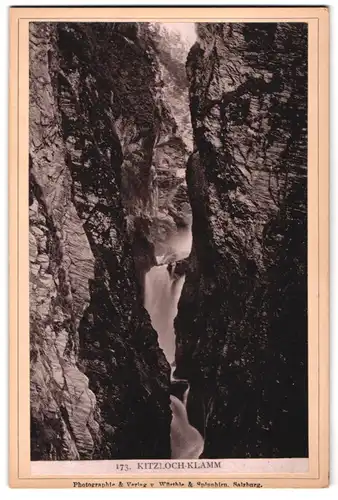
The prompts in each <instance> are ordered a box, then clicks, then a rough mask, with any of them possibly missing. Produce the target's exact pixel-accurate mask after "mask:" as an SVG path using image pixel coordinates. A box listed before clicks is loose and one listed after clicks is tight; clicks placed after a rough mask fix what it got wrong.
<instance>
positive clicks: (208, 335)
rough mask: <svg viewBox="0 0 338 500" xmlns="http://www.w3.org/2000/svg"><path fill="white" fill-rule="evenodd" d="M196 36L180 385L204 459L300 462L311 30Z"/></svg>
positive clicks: (190, 64) (303, 452) (203, 28)
mask: <svg viewBox="0 0 338 500" xmlns="http://www.w3.org/2000/svg"><path fill="white" fill-rule="evenodd" d="M197 33H198V40H197V42H196V44H195V45H194V46H193V47H192V49H191V51H190V53H189V56H188V61H187V74H188V79H189V84H190V109H191V115H192V126H193V133H194V143H195V150H194V153H193V154H192V155H191V157H190V159H189V162H188V169H187V184H188V191H189V197H190V202H191V206H192V214H193V227H192V231H193V250H192V254H191V257H190V260H189V270H188V271H187V274H186V281H185V285H184V287H183V292H182V296H181V299H180V302H179V308H178V316H177V318H176V320H175V327H176V343H177V347H176V365H177V376H178V377H179V378H185V379H187V380H188V381H189V383H190V387H191V389H190V393H191V402H192V403H191V408H192V410H191V411H190V415H191V419H192V422H195V425H196V426H197V428H199V430H200V432H202V433H203V434H204V437H205V447H204V454H203V456H204V457H223V458H224V457H232V458H245V457H304V456H307V453H308V448H307V236H306V234H307V233H306V231H307V214H306V203H307V181H306V167H307V132H306V130H307V97H306V96H307V26H306V25H304V24H299V23H297V24H289V23H280V24H275V23H269V24H267V23H266V24H257V23H250V24H236V23H232V24H229V23H224V24H217V23H210V24H207V23H199V24H198V29H197ZM196 409H197V410H196ZM188 413H189V411H188ZM199 414H201V415H203V418H201V417H199V416H198V415H199ZM193 425H194V424H193Z"/></svg>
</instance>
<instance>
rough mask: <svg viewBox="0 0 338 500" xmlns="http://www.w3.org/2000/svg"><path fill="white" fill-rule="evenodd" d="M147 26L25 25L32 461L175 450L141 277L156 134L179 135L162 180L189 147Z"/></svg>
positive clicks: (162, 138) (150, 252)
mask: <svg viewBox="0 0 338 500" xmlns="http://www.w3.org/2000/svg"><path fill="white" fill-rule="evenodd" d="M150 31H151V30H149V26H148V24H147V23H142V26H141V25H139V24H137V23H98V24H96V23H59V24H58V23H44V22H41V23H30V318H31V324H30V341H31V342H30V343H31V358H30V359H31V457H32V459H33V460H60V459H61V460H62V459H68V460H75V459H95V458H96V459H108V458H143V457H144V458H165V457H167V458H168V457H170V422H171V411H170V399H169V376H170V369H169V365H168V363H167V361H166V359H165V357H164V355H163V352H162V351H161V349H160V348H159V346H158V341H157V334H156V332H155V331H154V329H153V328H152V326H151V323H150V319H149V315H148V313H147V312H146V310H145V309H144V307H143V296H142V286H141V283H140V280H139V277H140V276H139V274H140V273H141V271H142V272H144V271H145V270H146V269H147V268H149V266H150V265H152V259H153V258H154V238H153V239H152V236H151V234H152V232H153V233H154V234H156V231H153V230H152V224H153V222H154V220H155V217H156V215H157V214H158V210H159V207H158V204H157V203H156V200H155V198H154V196H153V193H154V191H155V192H156V190H154V189H153V188H154V182H155V183H156V169H157V166H158V165H159V163H160V162H161V161H162V162H164V160H165V157H167V156H168V154H167V153H165V152H164V153H163V154H162V155H160V154H159V149H160V148H161V142H162V143H163V142H166V143H167V144H168V142H169V144H176V146H175V148H176V149H175V151H176V157H175V164H174V163H173V162H170V161H169V160H168V161H167V164H166V168H164V169H163V168H162V175H163V172H164V173H165V171H167V177H168V178H169V179H171V177H173V176H174V174H173V172H172V169H173V168H174V169H176V168H177V167H178V165H177V162H178V160H179V162H180V165H181V166H185V159H186V157H187V154H188V152H187V149H186V146H185V144H184V143H183V142H182V141H181V140H180V138H179V137H178V135H177V134H176V129H177V124H176V122H175V119H174V117H173V114H172V112H171V109H170V106H169V105H168V103H167V104H166V103H165V101H164V99H163V90H162V87H163V81H162V80H161V77H160V76H159V75H160V74H161V72H160V71H159V64H160V63H159V60H158V54H156V52H155V48H156V44H151V43H150V42H151V32H150ZM164 177H165V175H164ZM174 177H175V176H174ZM164 180H165V179H164ZM180 184H182V182H179V183H178V184H177V185H175V186H174V188H175V189H176V188H177V187H178V186H179V185H180ZM172 187H173V184H172V183H171V184H170V182H169V184H168V186H167V187H166V189H164V188H163V189H162V191H161V192H160V194H161V196H162V199H163V200H167V201H163V203H162V206H165V207H166V209H165V210H164V216H165V215H166V214H168V210H167V209H168V204H169V205H170V203H171V205H172V207H175V204H174V203H173V202H172V201H170V200H173V198H174V196H175V192H173V190H172ZM160 189H161V186H160ZM183 191H184V189H183ZM183 197H184V194H183ZM168 200H169V201H168ZM160 208H161V207H160ZM164 218H165V217H164ZM172 223H173V219H170V221H169V225H170V224H172Z"/></svg>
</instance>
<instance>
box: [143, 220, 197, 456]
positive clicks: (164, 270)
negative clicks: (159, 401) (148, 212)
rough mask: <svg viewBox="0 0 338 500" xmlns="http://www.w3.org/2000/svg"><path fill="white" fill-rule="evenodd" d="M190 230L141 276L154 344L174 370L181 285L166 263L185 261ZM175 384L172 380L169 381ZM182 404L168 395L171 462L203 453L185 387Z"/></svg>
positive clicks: (172, 239)
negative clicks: (193, 423)
mask: <svg viewBox="0 0 338 500" xmlns="http://www.w3.org/2000/svg"><path fill="white" fill-rule="evenodd" d="M191 242H192V236H191V228H187V229H184V230H180V231H178V232H177V233H175V234H173V235H172V236H171V237H170V238H169V239H168V241H167V242H166V247H167V249H168V251H167V252H166V253H165V254H164V255H160V256H157V262H158V263H159V265H158V266H155V267H152V268H151V269H150V271H149V272H148V273H147V274H146V276H145V307H146V309H147V311H148V312H149V314H150V317H151V321H152V325H153V327H154V329H155V330H156V331H157V334H158V341H159V345H160V347H161V349H162V350H163V352H164V354H165V356H166V358H167V360H168V362H169V363H170V365H171V367H172V372H173V369H174V361H175V331H174V319H175V316H176V314H177V304H178V301H179V298H180V296H181V292H182V288H183V285H184V280H185V277H184V276H177V275H175V273H174V272H172V270H171V271H169V269H168V264H169V262H172V261H173V260H174V261H178V260H181V259H184V258H186V257H188V255H189V254H190V251H191ZM172 381H173V382H175V381H174V380H172ZM186 386H187V388H186V390H185V392H184V394H183V397H182V401H181V399H179V398H178V397H176V396H174V395H171V397H170V398H171V410H172V414H173V418H172V422H171V452H172V454H171V458H198V457H199V456H200V455H201V453H202V451H203V445H204V443H203V438H202V436H201V434H200V433H199V432H198V431H197V429H195V427H193V426H192V425H191V424H190V423H189V419H188V414H187V399H188V396H189V386H188V385H187V384H186Z"/></svg>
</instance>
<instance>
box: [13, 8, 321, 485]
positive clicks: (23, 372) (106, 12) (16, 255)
mask: <svg viewBox="0 0 338 500" xmlns="http://www.w3.org/2000/svg"><path fill="white" fill-rule="evenodd" d="M9 11H10V16H9V17H10V59H9V70H10V74H9V188H8V189H9V191H8V193H9V297H10V306H9V307H10V309H9V320H10V329H9V330H10V331H9V334H10V338H9V351H10V352H9V354H10V373H9V383H10V391H9V394H10V401H9V403H10V415H9V424H10V429H9V434H10V436H9V467H10V469H9V470H10V474H9V482H10V486H12V487H24V488H27V487H32V488H69V487H73V486H74V481H79V482H80V481H82V482H88V481H89V482H90V483H93V484H94V483H103V482H105V481H108V480H112V481H115V483H113V485H112V487H114V486H117V487H118V486H119V482H121V481H122V482H123V483H124V484H123V486H124V487H128V486H127V481H128V480H131V481H133V482H135V480H141V481H142V483H146V485H147V486H148V487H159V486H160V481H161V482H163V481H172V480H179V481H180V483H182V486H185V487H191V486H193V487H199V485H198V481H199V480H200V479H201V480H202V479H203V480H206V481H210V480H212V481H220V480H222V481H223V480H224V481H226V482H227V483H228V485H229V486H230V487H231V486H235V485H234V484H233V483H234V482H238V481H239V482H243V483H246V482H247V483H248V484H252V483H256V484H257V483H259V485H261V486H262V487H288V488H290V487H310V488H314V487H325V486H328V483H329V9H328V7H46V8H45V7H12V8H10V9H9ZM63 20H64V21H67V22H70V21H74V22H76V21H83V22H90V21H94V20H95V21H96V22H98V21H105V22H107V21H121V22H123V21H125V22H128V21H136V22H137V21H138V22H140V21H163V22H167V21H170V22H305V23H307V24H308V28H309V31H308V63H309V74H308V83H309V90H308V323H309V326H308V346H309V354H308V360H309V363H308V380H309V381H308V387H309V471H308V472H307V473H283V474H282V473H280V474H274V473H262V474H258V473H257V474H256V473H250V474H243V473H238V474H235V473H231V474H230V473H229V474H227V473H225V474H224V475H222V476H220V475H217V477H215V475H213V474H212V472H208V473H201V474H200V476H199V477H198V479H197V477H196V476H193V477H192V476H191V475H190V476H189V474H188V473H187V474H185V475H183V474H182V475H180V476H179V477H178V476H177V475H176V476H175V474H174V473H170V474H165V475H164V476H163V477H158V474H156V475H154V474H151V473H147V474H137V475H135V474H133V475H130V476H129V475H128V477H127V476H126V475H125V474H123V476H122V475H119V474H110V475H109V476H107V475H96V476H92V475H89V474H88V475H81V476H77V477H74V476H69V475H68V476H52V475H48V476H43V477H41V476H35V475H34V476H32V475H31V471H30V419H29V326H28V325H29V272H28V271H29V259H28V253H29V252H28V241H29V238H28V230H29V221H28V206H29V204H28V152H29V139H28V137H29V132H28V131H29V126H28V125H29V104H28V103H29V52H28V42H29V32H28V28H29V22H33V21H54V22H55V21H63ZM249 487H250V486H249Z"/></svg>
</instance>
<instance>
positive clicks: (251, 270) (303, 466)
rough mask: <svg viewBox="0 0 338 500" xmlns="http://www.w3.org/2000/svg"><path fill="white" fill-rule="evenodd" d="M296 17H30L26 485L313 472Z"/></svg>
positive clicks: (304, 102) (304, 44) (302, 53)
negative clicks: (45, 480)
mask: <svg viewBox="0 0 338 500" xmlns="http://www.w3.org/2000/svg"><path fill="white" fill-rule="evenodd" d="M64 10H65V11H67V9H64ZM84 10H88V9H84ZM89 10H90V9H89ZM94 10H95V9H94ZM139 10H142V9H139ZM237 10H238V9H237ZM242 10H245V9H242ZM251 10H254V9H251ZM276 10H278V9H276ZM289 10H290V9H289ZM309 10H311V9H309ZM79 11H81V9H79ZM284 17H285V18H287V17H288V16H284ZM290 17H291V18H290V19H283V20H278V17H277V16H275V18H274V19H266V20H264V18H263V19H262V20H259V19H249V20H248V21H247V22H246V21H245V20H242V21H241V20H240V19H238V20H236V19H234V20H232V19H231V18H230V19H229V20H227V19H224V18H220V20H219V21H216V20H212V21H203V20H200V19H196V20H194V19H193V18H192V19H188V18H184V17H183V19H182V20H179V19H176V20H175V18H173V17H170V16H169V15H168V16H167V19H165V18H164V19H160V17H158V18H157V19H156V18H155V19H154V18H151V17H150V19H149V20H138V19H137V17H136V18H135V20H133V19H129V20H125V21H123V20H122V21H121V20H116V21H114V18H113V16H112V19H109V18H108V17H107V19H106V20H105V19H97V20H96V19H90V18H88V19H86V18H85V17H84V19H81V16H78V19H76V18H74V19H68V20H67V19H63V18H62V16H60V19H48V16H46V19H41V20H40V19H34V16H33V18H32V19H28V21H27V23H26V25H25V26H26V28H25V29H26V32H25V33H26V34H25V35H23V36H22V38H21V42H20V37H19V43H22V40H23V39H24V38H23V37H24V36H25V37H26V38H25V41H26V42H27V50H28V52H27V57H28V59H27V67H26V70H25V69H23V70H22V72H23V73H24V71H26V73H25V74H26V75H27V76H26V78H27V98H28V100H29V103H28V101H27V119H26V121H25V122H24V121H23V122H22V125H23V123H26V124H27V140H28V144H29V151H28V150H27V163H28V165H27V169H28V172H27V174H26V178H25V179H26V180H25V181H21V182H26V184H27V183H28V184H29V185H28V184H27V197H26V198H27V205H28V207H25V208H24V209H25V210H27V212H28V210H29V217H28V220H29V227H28V229H29V248H28V247H27V250H28V249H29V268H28V270H27V276H28V271H29V283H27V285H28V284H29V294H28V295H27V298H28V301H27V318H28V317H29V328H28V327H27V335H28V337H27V344H25V345H26V346H27V347H28V341H29V352H27V353H26V354H25V355H27V356H29V359H28V358H27V362H29V368H28V364H27V372H26V373H28V370H29V381H27V382H29V389H28V385H27V386H26V387H27V396H28V398H29V422H28V421H27V424H23V426H22V427H21V428H22V429H25V432H27V431H28V432H29V434H28V435H27V434H26V441H27V444H25V445H22V446H23V447H24V449H25V450H26V451H25V460H26V461H27V460H28V462H27V463H29V470H30V474H32V475H33V477H34V476H35V477H36V478H38V477H45V476H48V475H52V476H53V477H62V476H64V475H71V476H72V477H73V479H74V478H75V479H74V481H75V482H76V481H78V485H76V484H73V486H74V487H76V486H79V487H81V486H84V484H82V483H81V481H85V476H83V475H86V474H91V475H90V476H88V477H91V478H95V477H96V476H97V475H100V474H110V475H112V474H113V475H116V474H117V475H118V474H120V475H121V477H128V473H130V474H133V475H134V476H133V477H136V476H137V477H139V476H140V477H141V476H142V474H149V473H150V474H155V476H157V477H159V478H160V477H161V474H162V477H166V476H165V474H169V473H170V474H171V476H172V477H173V475H174V476H175V477H176V476H177V477H182V478H183V479H182V480H184V474H186V475H187V474H188V476H187V477H189V474H190V476H193V477H195V478H198V477H199V476H201V475H202V474H205V473H206V472H208V473H209V474H210V475H211V477H213V478H215V477H216V482H217V481H218V480H222V475H224V474H229V473H235V474H236V473H238V474H245V473H246V472H249V473H254V474H260V473H261V474H263V473H277V474H289V475H290V474H298V475H299V476H298V477H304V478H305V477H306V474H315V468H316V467H317V466H314V465H313V464H314V462H313V460H314V459H313V458H311V457H313V455H314V453H315V448H314V445H313V443H314V441H313V439H315V440H316V438H315V436H316V435H317V436H318V434H317V433H318V432H319V424H318V423H317V424H316V421H317V422H319V417H318V418H317V417H316V416H315V412H313V413H311V404H312V405H314V404H316V405H317V407H318V401H319V399H316V398H319V393H317V392H316V389H313V388H312V389H311V383H312V384H314V383H318V381H319V378H318V377H319V375H318V377H317V375H314V376H312V375H311V374H312V373H315V370H317V368H316V365H315V363H319V359H321V358H320V356H323V353H324V351H322V354H321V355H320V354H319V345H320V341H319V340H315V339H314V338H315V335H316V333H315V331H314V330H313V329H312V330H311V328H314V327H311V325H312V324H313V325H314V324H315V322H316V316H315V314H316V313H314V312H313V311H314V307H317V306H315V300H316V297H317V298H318V294H316V291H315V289H314V288H311V289H310V288H309V286H310V284H311V283H312V284H314V283H315V280H316V279H318V280H319V275H318V274H315V272H313V274H312V275H311V276H312V278H311V280H312V281H309V280H310V278H309V276H310V274H309V273H310V266H312V267H311V269H313V268H314V267H315V261H314V258H312V257H311V254H310V253H309V252H310V251H315V248H314V247H315V246H316V245H319V243H318V242H319V233H320V230H319V232H318V233H314V232H309V231H310V229H309V228H310V227H312V228H314V227H315V226H316V224H315V223H311V224H310V222H309V210H310V209H309V207H310V205H309V199H312V200H314V197H313V196H314V194H313V193H317V194H318V193H319V188H316V187H315V185H314V182H316V180H315V181H313V179H314V177H313V176H312V177H311V178H310V177H309V172H310V170H309V165H310V157H309V151H311V149H310V148H311V144H312V146H313V147H315V141H314V140H312V139H310V137H311V138H313V137H314V136H315V134H316V133H318V128H316V127H315V126H312V123H314V117H315V115H314V113H315V112H314V111H313V110H314V109H316V110H317V111H318V109H319V108H318V106H317V107H313V106H312V105H311V107H310V97H309V96H310V94H309V82H310V79H309V70H310V69H311V68H312V70H313V68H314V63H313V62H311V63H310V62H309V61H310V60H311V61H313V59H311V50H312V49H313V47H314V44H313V43H312V42H311V38H310V31H309V23H308V22H307V21H306V20H303V19H297V20H295V21H293V19H292V16H290ZM116 19H118V16H117V18H116ZM312 26H313V25H312ZM311 43H312V45H311ZM309 65H310V66H309ZM313 88H314V87H313V86H312V92H313ZM312 97H313V94H312ZM323 109H324V108H323ZM319 112H320V111H318V113H319ZM18 116H20V114H18ZM318 116H319V115H318ZM318 116H317V122H318V120H319V117H318ZM309 120H312V122H311V121H309ZM315 128H316V130H315ZM309 134H312V135H311V136H310V135H309ZM311 141H312V142H311ZM314 156H315V155H314ZM19 163H20V162H19ZM312 165H314V164H312ZM323 165H324V167H325V164H324V163H323ZM311 168H312V170H311V171H312V172H313V168H314V167H313V166H312V167H311ZM311 175H312V174H311ZM21 179H22V178H21ZM311 193H312V194H311ZM310 195H311V196H312V198H309V196H310ZM21 201H22V202H23V199H22V200H21ZM314 203H318V204H319V201H314ZM313 206H314V205H313ZM318 210H319V208H318ZM27 212H26V213H27ZM313 220H314V219H312V221H313ZM316 227H317V226H316ZM318 227H319V226H318ZM311 231H314V229H311ZM27 236H28V232H27ZM324 240H325V236H324V238H323V240H322V241H324ZM325 241H326V240H325ZM311 242H312V243H311ZM27 257H28V255H27ZM309 259H310V260H309ZM318 259H319V257H318ZM318 262H319V261H318ZM318 269H319V267H318ZM311 272H312V271H311ZM318 272H319V271H318ZM311 286H314V285H311ZM318 286H319V285H318ZM312 289H313V290H314V293H312V292H311V290H312ZM27 291H28V288H27ZM313 297H314V298H313ZM322 297H323V295H322ZM318 307H319V306H318ZM318 315H319V313H318ZM322 318H324V319H325V315H322ZM318 321H319V319H318ZM318 325H319V323H318ZM311 331H312V334H311V335H312V336H310V332H311ZM323 331H324V330H323ZM323 335H324V334H323ZM323 338H324V337H323ZM311 339H313V340H311ZM316 342H318V343H316ZM316 345H317V347H316ZM24 349H26V348H23V347H21V350H22V352H23V351H24ZM27 350H28V349H27ZM21 355H22V354H21ZM311 370H313V371H311ZM316 373H317V372H316ZM311 380H312V382H311ZM312 387H314V386H313V385H312ZM309 388H310V389H311V392H310V391H309ZM323 394H325V393H323ZM322 397H323V396H322ZM27 404H28V401H27ZM21 407H23V406H21ZM318 408H319V407H318ZM27 409H28V406H27ZM316 411H317V410H316ZM318 411H319V409H318ZM27 417H28V414H27ZM322 418H323V416H322V415H321V416H320V419H322ZM316 419H317V420H316ZM316 426H317V427H316ZM19 428H20V424H19ZM311 429H312V430H311ZM310 432H311V433H312V434H310ZM311 436H312V440H311ZM322 436H324V434H322ZM316 442H317V444H316V446H319V445H318V439H317V441H316ZM311 443H312V444H311ZM23 447H22V449H23ZM311 450H312V451H311ZM18 453H20V451H19V452H18ZM318 453H319V452H318ZM318 456H319V455H318V454H317V455H316V457H317V458H316V460H319V458H318ZM310 459H311V460H312V462H311V460H310ZM317 463H318V462H317ZM25 470H28V469H25ZM79 474H80V476H81V478H80V480H79V479H76V478H79ZM318 474H319V472H318ZM135 475H136V476H135ZM114 477H115V476H114ZM290 477H291V476H290ZM318 477H319V476H318ZM321 477H322V476H321ZM217 478H218V479H217ZM243 478H244V476H243ZM213 480H214V479H213ZM243 480H244V479H243ZM36 481H38V479H36ZM255 484H256V483H255V480H254V478H253V479H252V483H250V482H248V483H247V484H244V483H243V484H242V483H238V485H237V484H227V483H224V484H223V483H222V484H221V483H219V484H216V483H215V484H212V483H210V484H205V486H214V487H215V486H216V487H218V486H219V487H225V486H242V487H243V486H248V487H261V486H255ZM257 484H261V483H257ZM182 485H185V484H183V483H182ZM187 485H188V486H190V485H189V484H187ZM111 486H115V484H112V485H111ZM120 486H121V485H120ZM128 486H129V485H128ZM139 486H140V485H139ZM160 486H169V487H170V486H173V485H172V484H169V483H168V484H165V483H163V484H160ZM197 486H201V484H197ZM202 486H203V485H202ZM107 487H110V486H109V485H107Z"/></svg>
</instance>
